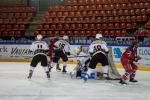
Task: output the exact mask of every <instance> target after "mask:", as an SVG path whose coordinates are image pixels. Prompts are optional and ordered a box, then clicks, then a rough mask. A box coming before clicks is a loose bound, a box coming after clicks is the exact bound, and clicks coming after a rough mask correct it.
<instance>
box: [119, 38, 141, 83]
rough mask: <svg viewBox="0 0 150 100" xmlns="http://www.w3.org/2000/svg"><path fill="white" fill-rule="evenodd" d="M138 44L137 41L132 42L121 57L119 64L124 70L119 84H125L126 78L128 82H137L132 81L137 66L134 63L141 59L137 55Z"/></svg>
mask: <svg viewBox="0 0 150 100" xmlns="http://www.w3.org/2000/svg"><path fill="white" fill-rule="evenodd" d="M138 43H139V42H138V41H137V40H134V41H133V42H132V45H131V46H129V47H128V48H127V49H126V50H125V52H124V53H123V55H122V56H121V63H122V65H123V67H124V69H125V73H124V75H123V76H122V78H121V80H120V82H119V83H121V84H127V83H126V80H127V79H128V77H129V81H130V82H137V80H135V79H134V78H135V75H136V70H137V65H136V64H135V63H134V62H138V60H140V59H141V57H140V56H138V55H137V48H138Z"/></svg>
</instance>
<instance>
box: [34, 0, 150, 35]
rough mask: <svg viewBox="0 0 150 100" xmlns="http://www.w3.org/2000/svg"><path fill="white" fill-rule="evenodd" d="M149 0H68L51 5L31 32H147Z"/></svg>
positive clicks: (88, 33)
mask: <svg viewBox="0 0 150 100" xmlns="http://www.w3.org/2000/svg"><path fill="white" fill-rule="evenodd" d="M149 15H150V0H68V1H67V4H66V5H60V6H50V7H49V8H48V11H46V12H45V13H44V14H43V15H42V17H41V20H42V23H40V24H39V25H38V26H37V29H36V31H35V32H34V35H37V34H42V35H45V36H55V34H59V35H60V36H62V35H64V34H65V35H68V36H95V34H96V33H101V34H103V35H104V36H149V35H150V33H149V28H148V27H145V28H143V30H141V31H140V32H137V33H136V34H135V33H132V34H131V33H130V31H132V30H137V28H138V27H139V25H141V26H142V25H145V26H148V23H147V22H148V20H149Z"/></svg>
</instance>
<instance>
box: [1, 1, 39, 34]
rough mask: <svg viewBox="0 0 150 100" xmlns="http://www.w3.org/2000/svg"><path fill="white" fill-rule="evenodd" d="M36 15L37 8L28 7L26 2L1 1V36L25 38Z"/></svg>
mask: <svg viewBox="0 0 150 100" xmlns="http://www.w3.org/2000/svg"><path fill="white" fill-rule="evenodd" d="M35 14H36V8H35V7H28V6H27V3H26V2H15V1H14V2H1V1H0V36H1V37H21V36H24V34H25V31H26V30H27V29H28V26H29V24H30V23H31V21H32V19H33V18H34V16H35Z"/></svg>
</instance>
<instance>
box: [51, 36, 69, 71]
mask: <svg viewBox="0 0 150 100" xmlns="http://www.w3.org/2000/svg"><path fill="white" fill-rule="evenodd" d="M54 46H55V55H54V58H53V62H52V64H51V66H52V67H54V66H56V64H57V63H58V61H59V59H60V58H61V59H62V60H63V62H64V63H63V70H62V72H64V73H66V72H67V71H66V67H67V61H68V57H67V55H70V44H69V37H68V36H63V40H59V41H57V42H56V43H55V44H54Z"/></svg>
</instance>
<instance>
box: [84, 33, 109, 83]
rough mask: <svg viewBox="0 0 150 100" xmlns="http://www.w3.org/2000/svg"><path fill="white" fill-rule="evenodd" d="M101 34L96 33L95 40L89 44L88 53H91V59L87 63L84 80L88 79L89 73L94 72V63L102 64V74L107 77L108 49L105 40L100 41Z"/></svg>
mask: <svg viewBox="0 0 150 100" xmlns="http://www.w3.org/2000/svg"><path fill="white" fill-rule="evenodd" d="M102 37H103V36H102V35H101V34H96V40H95V41H93V42H92V43H91V45H90V46H89V53H90V54H91V61H90V63H89V67H88V71H87V75H86V76H85V81H86V80H87V79H88V77H89V76H90V74H91V73H93V72H94V70H95V68H96V65H97V64H98V63H101V64H102V72H103V76H104V77H105V78H106V79H109V75H108V65H109V63H108V59H107V54H108V52H109V49H108V48H107V44H106V42H104V41H102Z"/></svg>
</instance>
